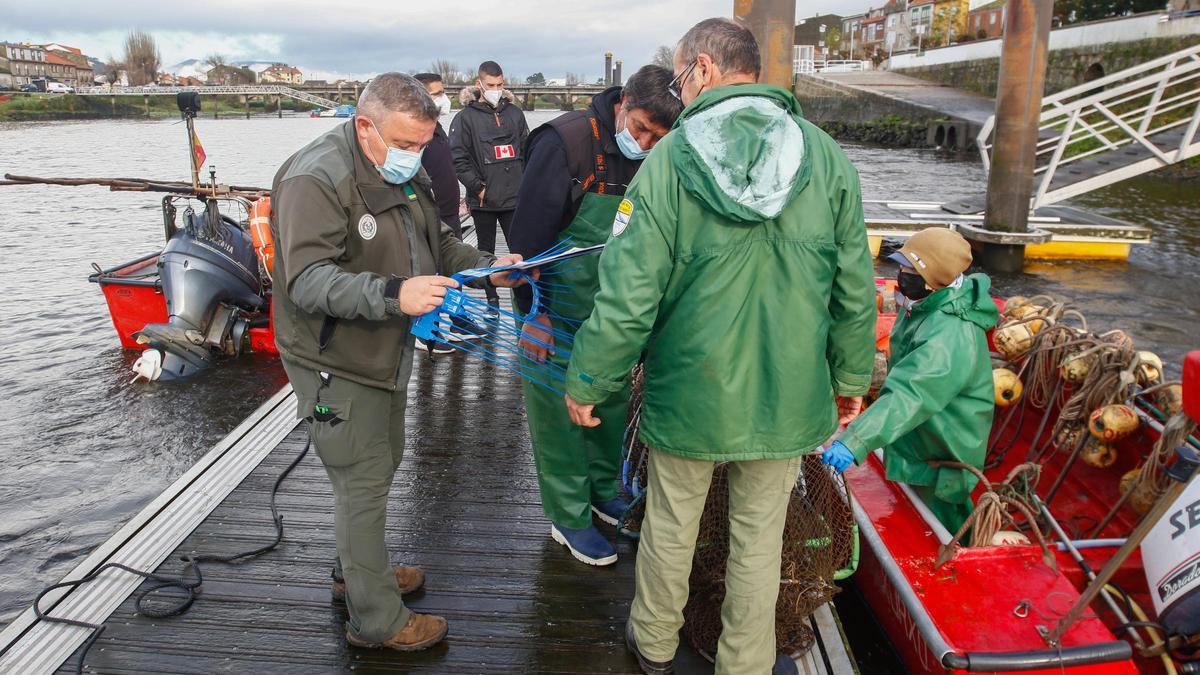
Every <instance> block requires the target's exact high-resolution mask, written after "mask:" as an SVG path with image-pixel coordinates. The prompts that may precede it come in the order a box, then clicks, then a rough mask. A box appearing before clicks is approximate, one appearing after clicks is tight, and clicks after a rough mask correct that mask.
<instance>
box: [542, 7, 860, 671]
mask: <svg viewBox="0 0 1200 675" xmlns="http://www.w3.org/2000/svg"><path fill="white" fill-rule="evenodd" d="M675 73H676V79H675V81H674V82H673V83H672V87H671V88H672V90H673V91H675V92H676V93H677V94H679V95H680V97H681V98H682V100H683V103H684V105H685V106H686V108H685V109H684V111H683V114H682V115H681V116H680V118H679V120H678V121H676V123H675V125H674V127H673V129H672V131H671V133H670V134H668V135H667V136H666V138H664V139H663V140H662V141H660V142H659V144H658V145H657V146H655V148H654V150H653V151H651V152H650V155H649V157H647V158H646V159H645V161H644V162H643V163H642V167H641V170H640V171H639V172H638V174H637V177H636V178H635V179H634V181H633V184H632V185H631V186H630V188H629V190H628V192H627V193H626V198H625V200H624V201H623V202H622V203H621V205H620V207H619V208H618V210H617V215H616V218H615V220H614V222H613V230H612V235H611V237H610V238H609V240H608V243H607V246H606V248H605V251H604V253H603V255H602V256H601V258H600V263H599V274H600V291H599V293H598V294H597V296H596V301H595V309H594V310H593V311H592V314H591V316H590V317H589V318H588V320H587V321H586V322H585V323H584V324H583V326H582V328H581V329H580V330H579V332H578V333H577V335H576V340H575V345H574V347H575V348H574V350H573V351H572V354H571V360H570V366H569V368H568V371H567V376H566V390H567V396H566V404H567V408H568V411H569V413H570V415H571V418H572V420H573V421H575V422H576V423H577V424H581V425H583V426H589V427H590V426H596V425H598V424H599V423H600V421H599V420H598V419H596V418H595V417H594V416H593V409H594V407H595V406H596V405H597V404H600V403H602V402H604V401H605V400H606V399H608V398H609V397H610V396H612V395H613V394H614V393H616V392H619V391H621V390H622V388H623V387H624V384H625V380H626V378H627V375H628V373H629V371H630V369H631V368H632V367H633V365H634V364H635V363H636V362H637V360H638V357H639V355H641V354H642V353H643V351H644V352H645V369H646V370H645V373H646V379H645V396H644V403H643V408H642V422H641V427H640V428H641V432H640V433H641V439H642V440H643V441H645V443H646V444H647V445H648V446H649V447H650V456H649V462H648V469H649V476H648V486H647V501H646V515H645V518H644V520H643V523H642V531H641V542H640V544H639V547H638V556H637V573H636V578H637V592H636V597H635V598H634V601H633V606H632V607H631V609H630V618H629V623H628V624H627V627H626V643H627V645H628V646H629V647H630V649H631V650H632V651H633V652H634V653H635V655H636V656H637V657H638V661H639V664H640V666H641V668H642V669H643V671H644V672H647V673H666V672H672V665H671V660H672V658H673V656H674V654H675V650H676V648H677V646H678V644H679V638H678V631H679V628H680V627H681V626H682V624H683V613H682V610H683V606H684V603H685V602H686V601H687V597H688V575H689V573H690V572H691V566H692V555H693V552H694V550H695V545H696V535H697V532H698V529H699V524H700V515H701V513H702V511H703V509H704V502H705V498H706V496H707V494H708V488H709V483H710V480H711V477H712V473H713V467H714V463H715V462H724V461H728V462H730V463H731V464H730V470H729V517H730V552H729V561H728V571H727V573H726V579H725V583H726V595H725V600H724V604H723V606H722V609H721V617H722V625H723V630H722V632H721V639H720V643H719V646H718V650H717V654H716V672H717V673H738V674H741V673H756V674H757V673H766V672H770V671H771V669H772V664H774V663H775V660H776V654H775V601H776V598H777V596H778V592H779V578H780V554H781V548H782V539H783V526H784V519H785V515H786V511H787V504H788V497H789V495H790V493H791V491H792V488H793V487H794V486H795V483H796V477H797V474H798V472H799V469H800V461H801V459H802V457H803V455H805V454H806V453H809V452H811V451H812V450H814V449H815V448H817V447H819V446H820V445H821V444H822V443H824V442H825V441H826V440H827V439H828V438H829V437H830V436H831V435H833V433H834V432H835V431H836V430H837V426H838V421H839V410H842V411H844V412H845V415H844V417H845V418H846V419H847V420H848V419H849V418H850V417H852V415H853V413H854V412H856V411H857V406H858V405H861V402H862V399H861V397H862V395H863V394H865V393H866V391H867V389H868V386H869V384H870V379H871V368H872V365H873V360H874V337H875V334H874V332H875V291H874V283H873V280H872V262H871V255H870V251H869V250H868V247H867V233H866V228H865V226H864V223H863V215H862V201H861V195H860V192H859V182H858V174H857V173H856V172H855V170H854V168H853V167H852V166H851V165H850V162H849V160H848V159H847V158H846V156H845V154H844V153H843V152H842V150H841V149H840V148H839V147H838V146H837V144H836V143H834V142H833V140H832V139H830V138H829V137H828V136H827V135H825V134H824V133H822V132H821V131H820V130H819V129H817V128H816V127H815V126H814V125H812V124H811V123H809V122H808V121H806V120H804V119H803V118H802V117H801V115H800V106H799V104H798V103H797V102H796V99H795V98H794V97H793V96H792V94H791V93H790V92H788V91H786V90H784V89H781V88H778V87H773V86H767V85H760V84H756V81H757V79H758V73H759V52H758V45H757V43H756V42H755V40H754V36H753V35H752V34H751V33H750V31H749V30H747V29H746V28H745V27H743V26H742V25H740V24H738V23H736V22H734V21H731V20H728V19H708V20H705V21H702V22H700V23H699V24H697V25H696V26H695V27H693V28H692V29H691V30H690V31H688V33H687V34H686V35H684V37H683V39H682V40H680V42H679V45H678V46H677V48H676V50H675ZM789 663H790V661H789Z"/></svg>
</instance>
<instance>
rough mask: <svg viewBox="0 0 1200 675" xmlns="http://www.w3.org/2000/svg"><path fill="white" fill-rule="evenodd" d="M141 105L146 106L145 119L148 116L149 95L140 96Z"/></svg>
mask: <svg viewBox="0 0 1200 675" xmlns="http://www.w3.org/2000/svg"><path fill="white" fill-rule="evenodd" d="M142 104H143V105H145V106H146V117H149V116H150V95H149V94H142Z"/></svg>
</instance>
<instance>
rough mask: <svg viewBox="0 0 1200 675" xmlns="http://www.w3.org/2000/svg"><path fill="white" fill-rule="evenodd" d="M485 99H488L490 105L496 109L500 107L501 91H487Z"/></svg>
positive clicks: (484, 95) (484, 93)
mask: <svg viewBox="0 0 1200 675" xmlns="http://www.w3.org/2000/svg"><path fill="white" fill-rule="evenodd" d="M483 98H484V99H486V100H487V102H488V103H491V104H492V107H493V108H494V107H496V106H498V105H500V90H499V89H487V90H485V91H484V92H483Z"/></svg>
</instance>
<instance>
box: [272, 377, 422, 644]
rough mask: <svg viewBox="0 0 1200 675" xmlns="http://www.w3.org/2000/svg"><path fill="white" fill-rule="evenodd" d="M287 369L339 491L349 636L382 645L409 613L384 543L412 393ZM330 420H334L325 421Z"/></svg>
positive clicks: (337, 529) (337, 530) (337, 527)
mask: <svg viewBox="0 0 1200 675" xmlns="http://www.w3.org/2000/svg"><path fill="white" fill-rule="evenodd" d="M406 361H407V360H406ZM408 363H409V364H410V367H411V361H409V362H408ZM283 367H284V370H286V371H287V374H288V379H289V380H291V382H292V388H293V389H294V390H295V392H296V399H297V414H298V416H299V417H302V418H306V419H309V420H310V429H311V434H312V444H313V449H314V450H316V453H317V456H318V457H320V458H321V463H322V464H324V465H325V472H326V473H327V474H328V475H329V482H330V483H331V484H332V486H333V502H334V513H333V523H334V536H335V538H336V539H337V552H338V562H339V563H340V566H341V573H342V575H343V577H344V578H345V580H346V608H347V610H348V611H349V613H350V621H349V623H348V624H347V630H348V631H349V632H350V633H351V634H353V635H354V636H355V637H357V638H360V639H362V640H364V641H366V642H382V641H384V640H386V639H387V638H390V637H392V636H393V635H395V634H396V633H397V632H399V631H400V629H401V628H403V627H404V625H405V624H406V623H408V619H409V614H410V612H409V610H408V608H407V607H405V606H404V601H403V599H401V597H400V586H399V584H398V583H397V582H396V575H395V573H394V572H393V571H392V563H391V559H390V557H389V555H388V550H387V543H386V541H385V540H384V525H385V524H386V522H387V503H388V491H389V489H390V488H391V486H392V477H393V476H394V475H395V473H396V468H397V467H398V466H400V459H401V458H402V457H403V456H404V411H405V407H406V404H407V399H408V393H407V392H406V391H405V388H403V387H402V388H401V389H400V390H399V391H395V392H391V391H387V390H384V389H377V388H375V387H368V386H365V385H361V384H358V383H356V382H351V381H349V380H345V379H342V378H339V377H331V378H329V380H328V381H327V382H325V381H323V380H322V378H321V376H320V374H319V373H317V372H315V371H312V370H309V369H308V368H304V367H303V366H299V365H297V364H295V363H290V362H288V361H287V360H284V361H283ZM401 381H402V382H407V381H408V377H407V376H405V377H404V378H403V379H402V380H401ZM327 417H332V419H322V418H327Z"/></svg>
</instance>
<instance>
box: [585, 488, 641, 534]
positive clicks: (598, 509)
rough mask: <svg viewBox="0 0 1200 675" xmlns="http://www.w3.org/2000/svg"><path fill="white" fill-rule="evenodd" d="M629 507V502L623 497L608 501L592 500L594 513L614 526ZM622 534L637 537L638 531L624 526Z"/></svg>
mask: <svg viewBox="0 0 1200 675" xmlns="http://www.w3.org/2000/svg"><path fill="white" fill-rule="evenodd" d="M628 509H629V502H627V501H625V500H624V499H622V498H621V497H614V498H613V499H610V500H608V501H606V502H592V513H594V514H596V517H597V518H599V519H600V521H601V522H604V523H608V524H609V525H612V526H614V527H615V526H616V524H617V523H619V522H621V516H624V515H625V511H627V510H628ZM621 534H624V535H627V536H631V537H637V533H636V532H631V531H629V530H626V529H624V528H621Z"/></svg>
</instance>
